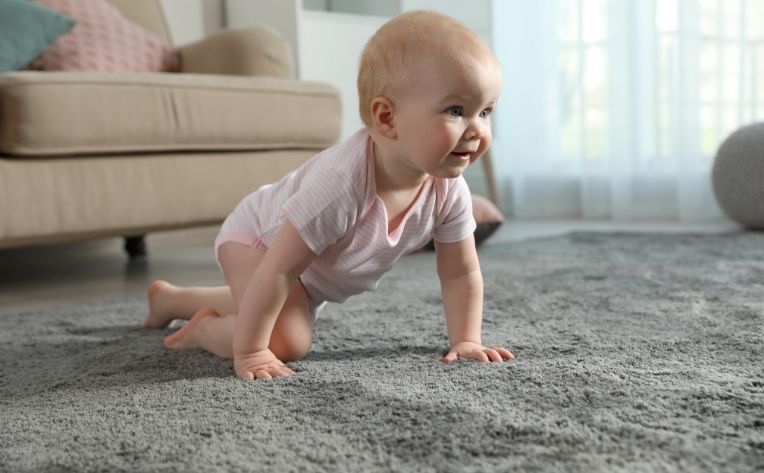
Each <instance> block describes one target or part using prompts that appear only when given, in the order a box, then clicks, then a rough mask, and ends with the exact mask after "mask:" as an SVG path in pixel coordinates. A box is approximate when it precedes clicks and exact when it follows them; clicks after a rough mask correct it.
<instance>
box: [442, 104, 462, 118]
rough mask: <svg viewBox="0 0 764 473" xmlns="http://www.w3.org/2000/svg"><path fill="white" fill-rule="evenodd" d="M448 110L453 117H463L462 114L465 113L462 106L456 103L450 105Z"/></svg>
mask: <svg viewBox="0 0 764 473" xmlns="http://www.w3.org/2000/svg"><path fill="white" fill-rule="evenodd" d="M446 112H447V113H448V114H449V115H450V116H452V117H461V116H462V115H464V111H463V110H462V107H459V106H457V105H454V106H453V107H448V110H447V111H446Z"/></svg>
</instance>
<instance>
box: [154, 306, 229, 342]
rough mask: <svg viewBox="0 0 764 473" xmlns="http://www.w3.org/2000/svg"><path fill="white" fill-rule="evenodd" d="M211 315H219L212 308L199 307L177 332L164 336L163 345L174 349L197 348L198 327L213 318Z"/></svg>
mask: <svg viewBox="0 0 764 473" xmlns="http://www.w3.org/2000/svg"><path fill="white" fill-rule="evenodd" d="M212 317H214V318H217V317H219V315H218V313H217V312H215V310H214V309H210V308H206V307H205V308H204V309H200V310H199V311H198V312H197V313H196V314H194V316H193V317H191V320H189V321H188V322H187V323H186V324H185V325H184V326H182V327H181V328H180V329H178V331H177V332H175V333H173V334H172V335H169V336H167V337H165V339H164V346H166V347H167V348H172V349H175V350H180V349H182V348H198V347H199V342H198V340H197V335H198V333H199V329H200V328H201V327H202V326H204V325H205V324H206V323H207V322H209V321H211V320H213V319H212Z"/></svg>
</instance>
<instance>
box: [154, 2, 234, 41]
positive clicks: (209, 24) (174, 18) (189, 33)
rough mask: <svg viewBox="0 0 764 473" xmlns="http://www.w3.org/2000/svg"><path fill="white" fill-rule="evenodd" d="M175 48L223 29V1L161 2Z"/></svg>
mask: <svg viewBox="0 0 764 473" xmlns="http://www.w3.org/2000/svg"><path fill="white" fill-rule="evenodd" d="M161 2H162V7H163V8H164V12H165V17H166V18H167V23H168V25H169V27H170V33H171V34H172V38H173V42H174V44H175V45H176V46H182V45H184V44H188V43H192V42H194V41H197V40H199V39H202V38H204V37H205V36H208V35H209V34H211V33H214V32H216V31H220V30H221V29H222V28H223V24H224V23H223V0H161Z"/></svg>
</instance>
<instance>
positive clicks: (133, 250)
mask: <svg viewBox="0 0 764 473" xmlns="http://www.w3.org/2000/svg"><path fill="white" fill-rule="evenodd" d="M145 236H146V235H132V236H126V237H125V251H126V252H127V255H128V256H129V257H130V259H136V258H140V257H142V256H146V241H145V240H144V237H145Z"/></svg>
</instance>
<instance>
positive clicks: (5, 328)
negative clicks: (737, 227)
mask: <svg viewBox="0 0 764 473" xmlns="http://www.w3.org/2000/svg"><path fill="white" fill-rule="evenodd" d="M480 257H481V262H482V267H483V272H484V278H485V293H486V303H485V317H484V325H483V333H484V341H485V342H486V343H489V344H501V345H504V344H506V345H508V346H509V347H510V348H511V349H512V351H513V352H514V353H515V355H516V356H517V359H516V360H515V361H512V362H507V363H504V364H493V365H492V364H478V363H475V362H469V361H460V362H457V363H456V364H454V365H444V364H442V363H441V362H440V361H439V360H440V357H441V355H442V354H443V353H444V352H445V350H446V348H447V342H446V334H445V328H444V319H443V315H442V309H441V306H440V294H439V286H438V281H437V277H436V276H435V273H434V257H433V255H432V254H415V255H410V256H407V257H404V258H403V259H402V260H401V261H400V262H399V264H398V265H397V266H396V268H395V270H394V271H393V272H392V273H391V274H389V275H388V276H387V277H386V278H385V279H384V280H383V281H382V284H381V285H380V288H379V290H378V291H377V292H375V293H370V294H365V295H363V296H359V297H356V298H354V299H351V300H349V301H348V302H346V303H345V304H343V305H341V306H340V305H330V306H328V307H327V308H326V309H325V310H324V311H323V312H322V313H321V316H320V319H319V321H318V322H317V324H316V327H315V343H314V346H313V349H312V351H311V353H310V354H309V355H308V357H307V358H305V359H304V360H303V361H300V362H299V363H293V364H291V366H292V367H293V369H295V370H296V371H297V372H298V374H297V375H296V376H294V377H291V378H283V379H279V380H276V381H271V382H268V381H258V382H244V381H239V380H237V379H235V378H234V376H233V372H232V368H231V363H230V362H229V361H225V360H220V359H217V358H215V357H213V356H211V355H209V354H207V353H204V352H202V351H199V350H190V351H184V352H172V351H169V350H166V349H165V348H164V347H163V346H162V337H163V336H164V335H166V334H167V333H169V331H166V330H150V329H143V328H141V327H140V323H141V321H142V319H143V317H144V315H145V302H144V301H143V300H139V299H120V300H111V301H101V302H98V303H92V304H90V305H85V306H79V307H71V308H61V309H58V310H55V311H45V312H27V313H18V314H10V315H5V316H2V317H0V360H1V361H0V363H1V364H0V470H2V471H14V472H26V471H28V472H45V471H73V472H75V471H76V472H88V471H147V472H148V471H162V472H163V471H179V472H186V471H204V472H214V471H221V472H222V471H263V472H282V471H295V472H310V471H327V472H364V471H396V472H397V471H402V472H408V471H425V472H426V471H432V472H441V471H443V472H460V471H467V472H487V471H502V472H504V471H507V472H529V471H530V472H533V471H560V472H591V471H601V472H619V471H661V472H663V471H667V472H669V471H670V472H693V471H730V472H742V471H763V470H764V357H762V354H763V353H764V347H763V346H762V345H763V343H764V337H763V336H762V335H763V334H764V332H763V330H762V324H763V323H764V234H761V233H758V234H757V233H739V234H731V235H721V236H715V235H696V236H693V235H652V234H651V235H640V234H610V235H606V234H594V233H578V234H572V235H570V236H566V237H559V238H548V239H539V240H533V241H527V242H521V243H513V244H503V245H493V246H491V245H489V246H485V247H483V248H481V250H480Z"/></svg>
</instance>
